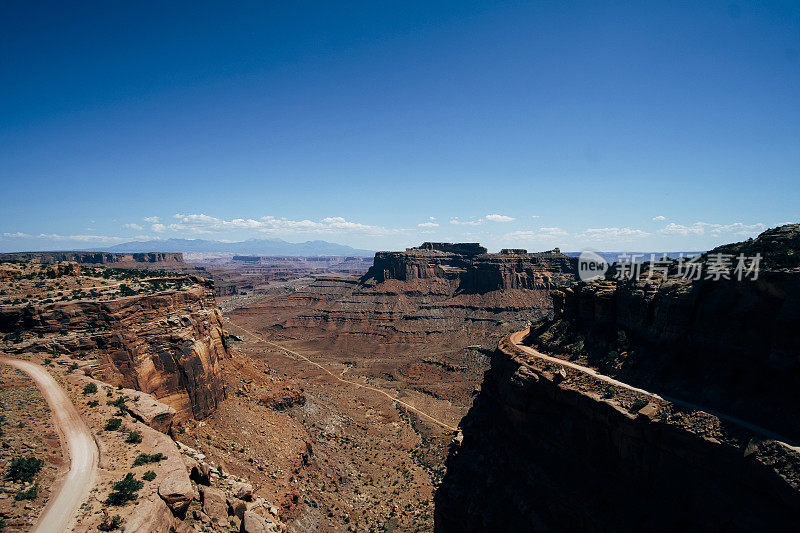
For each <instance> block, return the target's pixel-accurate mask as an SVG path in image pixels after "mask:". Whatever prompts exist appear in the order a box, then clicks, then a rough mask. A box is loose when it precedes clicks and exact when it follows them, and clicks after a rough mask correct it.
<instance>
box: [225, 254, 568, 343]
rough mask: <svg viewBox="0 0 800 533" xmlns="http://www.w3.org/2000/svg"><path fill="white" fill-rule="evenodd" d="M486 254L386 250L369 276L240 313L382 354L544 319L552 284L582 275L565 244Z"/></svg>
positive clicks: (262, 323)
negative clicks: (558, 247) (546, 249)
mask: <svg viewBox="0 0 800 533" xmlns="http://www.w3.org/2000/svg"><path fill="white" fill-rule="evenodd" d="M485 252H486V250H485V248H482V247H480V246H478V245H471V244H446V243H444V244H442V243H426V244H424V245H423V246H422V247H419V248H411V249H409V250H406V251H405V252H379V253H378V254H376V256H375V263H374V266H373V267H372V268H370V270H369V271H368V272H367V274H366V275H365V276H364V277H362V278H361V280H356V279H354V278H346V277H334V276H331V277H321V278H319V279H317V280H316V281H315V282H314V283H312V284H311V285H309V286H308V287H306V288H303V289H301V290H298V291H296V292H293V293H291V294H288V295H284V296H280V297H278V298H269V299H265V300H264V301H262V302H259V303H256V304H253V305H249V306H247V307H242V308H240V309H237V310H235V311H234V312H233V313H232V315H233V316H235V317H237V318H242V319H245V320H251V321H252V323H253V324H254V325H255V326H256V327H258V328H260V329H262V330H268V331H270V332H271V333H274V334H276V335H280V336H283V337H284V338H294V339H302V340H304V341H308V342H309V343H313V345H314V346H315V347H328V348H336V347H339V348H342V349H349V350H357V351H360V352H366V351H374V352H376V353H381V352H386V351H387V350H390V351H393V352H402V351H410V350H417V349H419V348H420V347H421V346H428V347H430V346H442V345H446V346H453V347H457V346H467V345H469V344H473V343H480V342H485V341H486V340H487V339H495V340H496V339H498V338H500V337H501V336H502V335H503V334H504V333H507V332H508V331H511V330H512V329H515V328H516V329H519V327H521V326H524V325H525V323H526V322H527V321H529V320H535V319H538V318H540V317H541V316H542V315H543V314H544V313H546V312H547V311H548V310H549V309H551V307H552V304H551V300H550V296H549V295H550V291H551V290H553V289H555V288H558V287H564V286H566V285H568V284H569V283H571V282H572V281H573V280H574V279H575V260H574V258H570V257H567V256H565V255H563V254H561V253H559V252H557V251H555V252H546V253H541V254H528V253H506V254H487V253H485Z"/></svg>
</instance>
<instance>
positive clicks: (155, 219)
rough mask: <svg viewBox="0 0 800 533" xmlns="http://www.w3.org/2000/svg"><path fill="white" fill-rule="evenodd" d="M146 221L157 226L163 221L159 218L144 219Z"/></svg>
mask: <svg viewBox="0 0 800 533" xmlns="http://www.w3.org/2000/svg"><path fill="white" fill-rule="evenodd" d="M144 221H145V222H149V223H150V224H155V223H156V222H161V219H160V218H159V217H144Z"/></svg>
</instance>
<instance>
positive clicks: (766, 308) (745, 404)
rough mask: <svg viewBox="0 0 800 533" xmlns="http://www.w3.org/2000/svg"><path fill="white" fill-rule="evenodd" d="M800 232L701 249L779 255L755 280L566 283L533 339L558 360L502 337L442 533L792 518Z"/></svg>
mask: <svg viewBox="0 0 800 533" xmlns="http://www.w3.org/2000/svg"><path fill="white" fill-rule="evenodd" d="M796 229H797V228H793V227H785V228H778V229H776V230H769V231H768V232H765V234H763V235H762V236H760V237H759V238H758V239H755V240H752V241H748V242H747V243H738V244H736V245H729V246H725V247H720V248H719V249H717V250H718V251H712V252H711V253H709V254H707V255H706V256H705V257H704V258H703V259H702V261H703V262H704V264H705V265H707V261H709V260H710V257H712V256H713V254H714V253H726V254H736V253H745V254H746V255H752V254H753V253H762V254H771V260H770V261H767V262H766V265H767V266H766V268H763V265H764V264H762V270H761V271H760V272H759V275H758V277H757V279H752V278H750V279H744V280H741V281H738V280H736V279H735V278H734V279H730V280H726V279H720V280H714V279H700V280H696V281H690V280H686V279H675V277H674V274H675V272H674V271H675V268H676V266H677V264H673V265H672V266H671V267H670V270H669V273H670V276H666V277H664V276H663V272H662V273H655V272H654V273H653V275H650V276H647V275H645V276H644V277H642V278H641V279H640V280H617V279H610V278H609V279H601V280H599V281H595V282H592V283H588V284H586V283H578V284H575V285H573V286H571V287H568V288H562V289H560V290H557V291H554V292H553V293H552V296H553V302H554V308H553V316H552V317H550V318H544V319H542V320H540V321H538V322H536V323H535V324H533V326H532V327H531V329H530V332H529V335H528V340H527V342H528V343H529V344H531V345H533V346H535V347H536V348H537V349H538V350H539V352H540V353H541V352H545V353H546V354H549V355H547V356H544V357H543V356H541V355H537V354H536V352H533V351H531V350H528V351H524V350H522V349H520V348H519V347H518V346H517V345H515V344H514V343H512V342H510V341H509V340H508V339H504V340H503V341H501V343H500V345H499V348H498V350H497V351H496V353H495V355H494V356H493V357H492V360H491V368H490V370H489V371H488V372H487V373H486V375H485V379H484V382H483V384H482V387H481V392H480V394H479V395H478V396H477V398H476V400H475V403H474V405H473V407H472V409H471V410H470V412H469V413H468V414H467V416H466V417H465V418H464V419H463V420H462V423H461V433H460V434H459V435H458V436H457V438H456V439H455V440H454V444H453V447H452V449H451V452H450V456H449V458H448V461H447V466H448V471H447V475H446V477H445V478H444V481H443V483H442V485H441V488H440V489H439V491H438V493H437V496H436V512H437V519H436V528H437V530H438V531H442V532H449V531H485V530H502V531H550V530H558V531H679V530H692V531H701V530H703V531H782V530H789V529H793V528H795V527H796V524H798V523H800V453H798V448H797V447H796V443H797V442H800V425H798V422H797V421H798V419H800V417H799V416H798V415H799V414H800V404H798V401H797V395H796V391H797V388H798V385H800V373H799V372H800V361H799V360H798V354H800V344H799V343H798V341H797V339H796V338H795V336H794V335H793V329H794V326H795V325H796V324H800V305H799V302H800V270H798V269H797V268H794V267H792V266H791V265H792V264H793V263H792V262H793V258H794V257H796V254H797V251H798V250H800V246H798V243H797V242H796V236H797V231H796ZM647 278H649V279H647ZM515 342H516V341H515ZM561 361H563V364H562V363H561ZM574 365H579V367H578V368H576V367H575V366H574ZM597 370H599V371H600V373H601V374H605V375H607V376H611V378H613V380H611V379H602V378H601V377H600V376H599V375H598V374H597ZM614 380H616V381H614ZM624 384H627V385H624ZM620 385H623V386H620ZM652 393H656V394H657V395H660V396H656V395H654V394H652ZM787 443H788V444H787Z"/></svg>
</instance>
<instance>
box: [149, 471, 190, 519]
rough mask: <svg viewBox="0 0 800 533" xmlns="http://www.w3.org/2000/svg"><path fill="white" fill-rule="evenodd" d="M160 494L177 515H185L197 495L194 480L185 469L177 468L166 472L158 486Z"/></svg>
mask: <svg viewBox="0 0 800 533" xmlns="http://www.w3.org/2000/svg"><path fill="white" fill-rule="evenodd" d="M158 495H159V496H161V499H163V500H164V502H166V504H167V506H168V507H169V508H170V509H172V512H173V513H174V514H175V515H177V516H184V515H185V514H186V509H187V508H188V507H189V504H190V503H191V502H192V500H193V499H194V496H195V492H194V488H193V487H192V482H191V481H189V477H188V476H187V475H186V472H185V471H179V470H175V471H172V472H169V473H168V474H166V476H165V478H164V479H163V481H162V482H161V484H160V485H159V486H158Z"/></svg>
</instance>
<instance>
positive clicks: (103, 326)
mask: <svg viewBox="0 0 800 533" xmlns="http://www.w3.org/2000/svg"><path fill="white" fill-rule="evenodd" d="M186 280H187V282H189V283H191V284H190V285H188V286H185V287H184V288H182V289H179V290H167V291H163V292H160V293H156V294H150V295H136V296H130V297H125V298H119V299H116V300H111V301H97V300H80V301H72V302H55V303H51V304H47V305H41V306H27V307H22V306H15V307H5V308H2V310H0V331H13V330H15V329H16V328H18V327H21V328H22V329H24V330H29V331H33V332H35V333H37V334H41V335H43V336H44V338H43V339H42V340H41V341H39V340H36V341H34V343H33V344H21V345H19V346H18V347H17V349H18V350H48V351H49V350H52V349H55V350H57V351H59V352H62V353H63V352H65V351H66V352H68V353H71V354H72V355H73V357H75V358H77V357H78V356H79V355H80V354H81V353H83V354H84V357H91V356H93V357H95V358H96V360H97V364H96V366H95V368H93V369H91V370H90V371H91V372H92V374H93V376H94V377H97V378H98V379H100V380H102V381H105V382H108V383H111V384H113V385H121V386H123V387H128V388H132V389H137V390H141V391H143V392H146V393H148V394H152V395H153V396H155V397H156V398H158V399H159V400H161V401H162V402H164V403H166V404H168V405H170V406H171V407H173V408H175V409H176V410H177V411H178V414H177V416H176V420H178V421H180V420H183V419H186V418H188V417H194V418H198V419H200V418H205V417H207V416H208V415H210V414H211V413H212V412H213V411H214V409H215V408H216V406H217V404H218V403H219V402H220V401H221V400H222V399H223V398H224V397H225V391H224V387H223V384H222V383H223V382H222V379H221V375H220V363H219V361H220V359H221V358H223V357H227V356H228V345H227V334H226V333H225V331H224V329H223V327H222V323H221V316H220V313H219V310H218V309H217V307H216V304H215V302H214V294H213V286H212V284H211V282H210V281H208V280H204V279H201V278H194V277H189V278H186ZM59 332H61V333H66V335H64V336H59V337H55V338H52V334H56V333H59Z"/></svg>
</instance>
